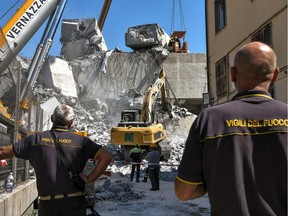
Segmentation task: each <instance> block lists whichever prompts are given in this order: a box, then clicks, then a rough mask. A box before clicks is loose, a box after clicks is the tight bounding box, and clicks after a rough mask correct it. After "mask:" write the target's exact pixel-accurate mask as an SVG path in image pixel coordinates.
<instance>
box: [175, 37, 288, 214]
mask: <svg viewBox="0 0 288 216" xmlns="http://www.w3.org/2000/svg"><path fill="white" fill-rule="evenodd" d="M276 62H277V58H276V54H275V52H274V51H273V49H272V48H271V47H270V46H268V45H267V44H264V43H261V42H251V43H248V44H246V45H244V46H242V47H241V48H240V49H239V50H238V51H237V53H236V55H235V57H234V66H232V67H231V68H230V75H231V81H232V82H234V85H235V87H236V89H237V94H236V95H235V96H234V97H233V98H232V100H231V101H229V102H227V103H223V104H220V105H217V106H213V107H209V108H207V109H204V110H203V111H202V112H201V113H200V114H199V115H198V117H197V119H196V120H195V121H194V122H193V125H192V127H191V129H190V132H189V135H188V138H187V141H186V145H185V149H184V152H183V157H182V159H181V162H180V165H179V168H178V173H177V177H176V180H175V193H176V195H177V197H178V198H179V199H180V200H182V201H185V200H188V199H194V198H197V197H201V196H203V195H204V194H206V192H208V196H209V201H210V205H211V215H224V216H226V215H233V216H244V215H245V216H254V215H257V216H258V215H270V216H271V215H287V133H288V125H287V122H288V120H287V104H286V103H283V102H280V101H277V100H275V99H273V98H272V96H271V95H270V93H269V86H270V85H271V84H273V83H274V82H275V80H276V79H277V75H278V73H279V68H278V67H277V65H276Z"/></svg>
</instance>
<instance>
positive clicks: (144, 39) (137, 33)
mask: <svg viewBox="0 0 288 216" xmlns="http://www.w3.org/2000/svg"><path fill="white" fill-rule="evenodd" d="M169 40H170V37H169V35H168V34H167V33H166V32H165V31H164V30H163V29H162V28H161V27H160V26H159V25H158V24H146V25H139V26H134V27H130V28H128V31H127V32H126V33H125V45H126V46H127V47H130V48H131V49H133V50H141V49H150V48H152V47H165V46H167V45H168V43H169Z"/></svg>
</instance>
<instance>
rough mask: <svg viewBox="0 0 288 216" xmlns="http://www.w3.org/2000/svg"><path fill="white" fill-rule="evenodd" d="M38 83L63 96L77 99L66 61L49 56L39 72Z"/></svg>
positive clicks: (72, 78)
mask: <svg viewBox="0 0 288 216" xmlns="http://www.w3.org/2000/svg"><path fill="white" fill-rule="evenodd" d="M41 74H42V75H41V77H39V79H38V83H44V85H45V86H46V87H48V88H56V89H58V90H59V91H61V93H62V94H63V95H65V96H70V97H78V94H77V89H76V83H75V81H74V77H73V73H72V70H71V68H70V67H69V64H68V62H67V61H65V60H62V59H60V58H57V57H53V56H49V57H48V59H47V64H46V65H45V68H44V69H43V70H42V72H41Z"/></svg>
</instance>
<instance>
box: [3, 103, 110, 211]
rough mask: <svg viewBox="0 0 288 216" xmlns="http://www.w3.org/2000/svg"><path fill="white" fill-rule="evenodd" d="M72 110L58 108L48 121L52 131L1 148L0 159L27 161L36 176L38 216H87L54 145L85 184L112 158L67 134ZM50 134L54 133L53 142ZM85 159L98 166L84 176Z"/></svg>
mask: <svg viewBox="0 0 288 216" xmlns="http://www.w3.org/2000/svg"><path fill="white" fill-rule="evenodd" d="M74 117H75V116H74V111H73V109H72V108H71V107H70V106H68V105H65V104H61V105H59V106H57V107H56V108H55V110H54V113H53V115H52V116H51V120H52V122H53V127H52V129H51V131H49V130H48V131H44V132H39V133H35V134H33V135H31V136H27V137H25V138H24V139H22V140H21V141H19V142H17V143H14V144H13V145H10V146H6V147H3V146H2V147H0V159H4V158H9V157H13V156H15V157H17V158H22V159H25V160H29V161H30V163H31V165H32V166H33V168H34V169H35V172H36V181H37V189H38V194H39V196H40V198H39V199H40V202H39V212H38V213H39V216H54V215H55V216H56V215H61V216H62V215H63V216H64V215H67V216H68V215H69V216H73V215H74V216H80V215H83V216H84V215H86V201H85V197H84V193H83V191H82V190H81V189H79V188H78V187H77V185H76V184H75V182H73V181H72V179H71V178H70V176H69V174H68V172H67V171H66V169H65V167H64V166H63V164H62V162H61V159H60V158H59V156H58V153H57V149H56V148H55V143H54V141H56V140H57V141H56V142H57V144H58V145H59V151H61V154H62V155H63V157H65V158H66V160H67V161H68V162H69V165H70V166H69V167H68V169H69V170H71V171H73V172H75V173H80V174H79V175H80V176H81V178H82V179H83V180H84V182H85V183H86V184H87V183H92V182H94V181H95V180H96V179H97V178H98V177H99V176H100V175H101V174H102V173H103V172H104V171H105V170H106V168H107V166H108V165H109V163H110V161H111V159H112V155H111V153H110V152H108V151H107V150H105V149H104V148H103V147H102V146H101V145H98V144H96V143H94V142H93V141H92V140H90V139H89V138H87V137H84V136H81V135H77V134H75V133H73V132H71V131H70V129H71V125H72V123H73V120H74ZM51 133H54V135H55V137H56V140H54V139H53V136H52V134H51ZM88 159H94V160H95V161H96V163H97V165H96V166H95V168H94V169H93V170H92V172H91V173H90V174H89V175H88V176H86V175H85V174H84V173H82V171H83V169H84V167H85V164H86V162H87V160H88Z"/></svg>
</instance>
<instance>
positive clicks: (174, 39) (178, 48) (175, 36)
mask: <svg viewBox="0 0 288 216" xmlns="http://www.w3.org/2000/svg"><path fill="white" fill-rule="evenodd" d="M185 34H186V31H174V32H173V33H172V35H171V36H170V41H169V44H168V47H169V51H171V52H176V53H187V52H188V43H187V41H185Z"/></svg>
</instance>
